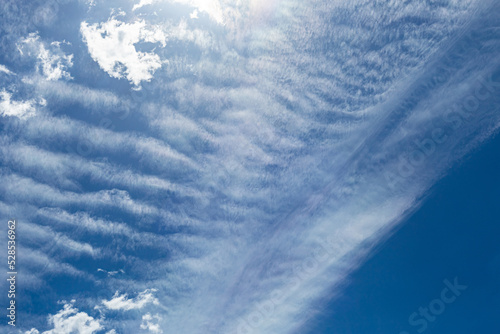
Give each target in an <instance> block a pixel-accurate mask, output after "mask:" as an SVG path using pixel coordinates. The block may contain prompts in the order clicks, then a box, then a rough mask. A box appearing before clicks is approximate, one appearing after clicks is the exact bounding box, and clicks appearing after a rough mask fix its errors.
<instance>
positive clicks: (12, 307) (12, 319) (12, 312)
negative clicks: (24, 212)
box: [7, 219, 17, 326]
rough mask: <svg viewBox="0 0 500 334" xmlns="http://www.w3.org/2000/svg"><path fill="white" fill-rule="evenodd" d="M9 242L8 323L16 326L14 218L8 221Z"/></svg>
mask: <svg viewBox="0 0 500 334" xmlns="http://www.w3.org/2000/svg"><path fill="white" fill-rule="evenodd" d="M7 237H8V239H9V240H8V242H7V265H8V270H7V276H8V278H7V282H9V284H8V286H9V291H8V293H7V297H9V307H7V318H8V319H9V320H8V324H9V325H11V326H16V275H17V269H16V220H15V219H12V220H9V222H8V232H7Z"/></svg>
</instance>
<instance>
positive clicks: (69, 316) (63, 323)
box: [25, 304, 103, 334]
mask: <svg viewBox="0 0 500 334" xmlns="http://www.w3.org/2000/svg"><path fill="white" fill-rule="evenodd" d="M48 320H49V324H50V325H52V326H53V328H52V329H50V330H48V331H44V332H42V333H41V334H69V333H72V334H93V333H96V332H97V331H100V330H102V329H103V327H102V325H101V324H100V321H99V320H96V319H94V318H93V317H91V316H89V315H88V314H87V313H85V312H78V309H76V308H74V307H73V305H72V304H65V305H64V308H63V309H62V310H60V311H59V312H58V313H57V314H55V315H50V316H49V319H48ZM39 333H40V332H39V331H38V330H37V329H35V328H32V329H31V330H29V331H26V332H25V334H39Z"/></svg>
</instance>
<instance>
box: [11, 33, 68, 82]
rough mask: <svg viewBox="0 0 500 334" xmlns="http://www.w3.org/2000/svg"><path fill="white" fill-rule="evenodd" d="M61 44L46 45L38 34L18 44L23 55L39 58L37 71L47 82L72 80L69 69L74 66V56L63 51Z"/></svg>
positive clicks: (32, 34) (33, 34) (29, 36)
mask: <svg viewBox="0 0 500 334" xmlns="http://www.w3.org/2000/svg"><path fill="white" fill-rule="evenodd" d="M61 44H67V43H66V42H57V41H56V42H52V43H51V44H50V45H46V44H45V43H44V42H43V41H42V40H41V39H40V36H39V35H38V33H31V34H29V35H28V37H26V38H24V39H22V40H21V41H20V43H19V44H18V49H19V52H20V53H21V55H28V56H34V57H36V58H37V69H38V71H39V72H41V74H42V75H43V76H44V77H45V79H47V80H59V79H66V80H69V79H72V77H71V75H70V74H69V72H68V69H69V68H70V67H72V66H73V55H72V54H70V55H67V54H65V53H64V52H63V51H62V50H61Z"/></svg>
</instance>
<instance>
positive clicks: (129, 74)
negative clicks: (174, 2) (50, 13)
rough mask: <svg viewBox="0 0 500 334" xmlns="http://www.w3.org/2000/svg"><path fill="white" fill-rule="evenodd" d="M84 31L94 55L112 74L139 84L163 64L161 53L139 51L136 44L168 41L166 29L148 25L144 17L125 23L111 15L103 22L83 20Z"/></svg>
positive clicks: (147, 79)
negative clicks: (164, 31)
mask: <svg viewBox="0 0 500 334" xmlns="http://www.w3.org/2000/svg"><path fill="white" fill-rule="evenodd" d="M80 31H81V33H82V35H83V39H84V41H85V43H86V44H87V47H88V50H89V53H90V55H91V56H92V58H93V59H94V60H95V61H96V62H97V63H98V64H99V66H100V67H101V68H102V69H103V70H104V71H105V72H106V73H108V74H109V75H110V76H111V77H114V78H118V79H120V78H127V80H129V81H130V82H131V83H133V84H134V85H135V86H136V87H139V85H140V83H141V81H149V80H151V78H152V77H153V74H154V72H155V71H156V70H157V69H158V68H160V67H161V66H162V61H161V59H160V57H159V56H158V55H157V54H155V53H154V52H141V51H137V49H136V47H135V44H137V43H139V42H150V43H160V44H161V45H162V46H165V43H166V37H165V34H164V33H163V31H162V30H161V29H160V28H159V27H157V26H151V27H148V26H147V25H146V23H145V21H143V20H138V21H136V22H134V23H125V22H121V21H118V20H116V18H114V17H111V18H110V19H109V20H108V21H107V22H103V23H101V24H88V23H87V22H82V23H81V25H80Z"/></svg>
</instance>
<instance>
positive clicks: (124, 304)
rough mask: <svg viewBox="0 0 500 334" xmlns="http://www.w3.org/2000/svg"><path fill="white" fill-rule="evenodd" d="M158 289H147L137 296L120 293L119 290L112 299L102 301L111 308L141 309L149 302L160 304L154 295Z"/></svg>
mask: <svg viewBox="0 0 500 334" xmlns="http://www.w3.org/2000/svg"><path fill="white" fill-rule="evenodd" d="M156 291H157V290H156V289H146V290H144V291H143V292H141V293H139V294H138V295H137V296H136V297H135V298H131V299H129V298H128V295H127V294H123V295H120V294H119V293H118V291H117V292H116V293H115V295H114V296H113V298H112V299H110V300H103V301H102V303H103V304H104V306H105V307H106V308H107V309H110V310H124V311H129V310H136V309H141V308H143V307H144V306H146V305H148V304H153V305H159V304H160V303H159V302H158V299H156V297H155V296H154V295H153V294H154V293H155V292H156Z"/></svg>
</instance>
